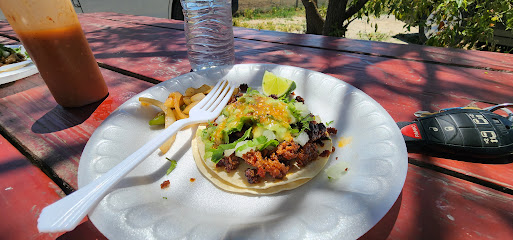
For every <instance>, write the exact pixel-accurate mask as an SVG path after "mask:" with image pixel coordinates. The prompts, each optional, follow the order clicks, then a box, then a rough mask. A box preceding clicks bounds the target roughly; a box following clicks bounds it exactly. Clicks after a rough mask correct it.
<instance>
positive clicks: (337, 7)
mask: <svg viewBox="0 0 513 240" xmlns="http://www.w3.org/2000/svg"><path fill="white" fill-rule="evenodd" d="M368 1H369V0H332V1H329V3H328V10H327V13H326V20H324V19H323V18H322V17H321V14H320V13H319V9H318V6H317V0H301V2H302V3H303V5H304V6H305V11H306V33H312V34H322V35H326V36H336V37H343V36H345V33H346V30H347V26H348V25H349V24H350V23H351V22H352V21H353V20H354V19H356V18H355V17H354V15H355V14H356V13H358V12H359V11H360V10H361V9H362V8H363V7H364V6H365V4H366V3H367V2H368Z"/></svg>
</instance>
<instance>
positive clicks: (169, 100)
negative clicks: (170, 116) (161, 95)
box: [164, 97, 175, 108]
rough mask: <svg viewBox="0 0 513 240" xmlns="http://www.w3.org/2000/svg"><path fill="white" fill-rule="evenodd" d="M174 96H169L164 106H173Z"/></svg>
mask: <svg viewBox="0 0 513 240" xmlns="http://www.w3.org/2000/svg"><path fill="white" fill-rule="evenodd" d="M174 105H175V104H174V98H173V97H168V98H167V99H166V101H165V102H164V106H165V107H168V108H172V107H173V106H174Z"/></svg>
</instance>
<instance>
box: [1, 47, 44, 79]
mask: <svg viewBox="0 0 513 240" xmlns="http://www.w3.org/2000/svg"><path fill="white" fill-rule="evenodd" d="M4 47H8V48H19V47H21V52H25V48H24V47H23V45H4ZM37 72H38V71H37V68H36V65H35V64H34V63H33V62H32V59H30V58H27V60H25V61H22V62H18V63H13V64H7V65H3V66H1V67H0V84H5V83H9V82H13V81H16V80H18V79H22V78H25V77H28V76H31V75H33V74H35V73H37Z"/></svg>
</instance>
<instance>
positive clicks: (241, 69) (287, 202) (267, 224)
mask: <svg viewBox="0 0 513 240" xmlns="http://www.w3.org/2000/svg"><path fill="white" fill-rule="evenodd" d="M265 70H268V71H271V72H273V73H275V74H276V75H278V76H282V77H286V78H289V79H292V80H294V81H295V82H296V84H297V88H296V90H295V93H296V94H297V95H300V96H302V97H303V98H304V99H305V102H306V104H307V105H308V107H309V109H310V110H311V111H312V112H313V113H314V114H317V115H319V116H320V117H321V119H322V120H323V122H330V121H333V124H332V125H331V126H334V127H336V128H337V129H338V134H337V135H336V136H334V137H333V142H334V146H336V150H335V152H334V153H333V154H332V155H331V157H330V160H329V162H328V164H327V166H326V167H329V166H330V165H332V164H335V163H337V162H339V161H346V162H347V164H349V170H348V172H347V174H345V175H344V176H342V177H341V178H340V179H339V180H338V181H330V180H328V177H327V175H326V173H325V172H324V171H322V172H321V173H320V174H319V175H317V176H316V177H315V178H314V179H312V180H311V181H310V182H308V183H307V184H305V185H303V186H301V187H299V188H296V189H294V190H290V191H285V192H282V193H279V194H274V195H268V196H248V195H240V194H234V193H229V192H225V191H223V190H220V189H218V188H217V187H215V186H214V185H213V184H212V183H210V182H209V181H208V180H207V179H205V178H204V177H203V176H202V175H201V173H200V172H199V171H198V169H197V168H196V165H195V163H194V161H193V157H192V152H191V148H190V146H191V145H190V140H191V138H192V135H193V132H194V131H195V129H196V128H189V129H186V130H183V131H181V132H179V133H178V135H177V141H176V142H175V144H174V145H173V147H172V148H171V150H170V151H169V152H168V153H167V154H166V155H161V154H160V153H159V151H158V150H157V151H156V152H154V153H153V154H152V155H151V156H150V157H149V158H148V159H146V160H145V161H144V162H143V163H142V164H141V165H139V166H138V167H137V168H136V169H134V171H133V172H131V173H130V174H129V175H128V176H126V177H125V178H124V179H123V180H122V181H121V182H120V184H119V185H118V186H117V187H116V188H115V189H114V190H113V191H112V192H111V193H110V194H108V195H107V196H106V197H105V198H104V199H103V200H102V201H101V202H100V204H99V205H98V206H97V207H96V208H95V210H94V211H93V212H92V213H91V214H90V215H89V217H90V219H91V221H92V222H93V223H94V225H95V226H96V227H97V228H98V229H99V230H100V231H101V232H102V233H103V234H104V235H105V236H106V237H108V238H109V239H145V240H146V239H224V238H226V239H280V240H282V239H312V238H315V239H356V238H358V237H360V236H361V235H363V234H364V233H365V232H367V231H368V230H369V229H371V228H372V227H373V226H374V225H375V224H376V223H377V222H378V221H379V220H380V219H381V218H382V217H383V216H384V215H385V214H386V213H387V212H388V210H389V209H390V208H391V207H392V205H393V204H394V202H395V201H396V199H397V197H398V196H399V194H400V192H401V189H402V187H403V184H404V181H405V178H406V171H407V167H408V166H407V165H408V163H407V152H406V147H405V144H404V140H403V138H402V136H401V134H400V132H399V128H398V127H397V125H396V124H395V122H394V120H393V119H392V118H391V117H390V115H389V114H388V113H387V112H386V111H385V110H384V109H383V108H382V107H381V106H380V105H379V104H378V103H377V102H376V101H374V100H373V99H372V98H370V97H369V96H368V95H366V94H365V93H363V92H362V91H360V90H358V89H357V88H355V87H353V86H351V85H349V84H347V83H345V82H344V81H342V80H339V79H336V78H334V77H331V76H328V75H325V74H322V73H319V72H315V71H310V70H307V69H302V68H297V67H291V66H282V65H267V64H243V65H235V66H232V67H225V68H215V69H210V70H204V71H198V72H193V73H188V74H184V75H182V76H179V77H176V78H173V79H170V80H168V81H165V82H162V83H160V84H158V85H156V86H154V87H152V88H150V89H147V90H145V91H143V92H142V93H140V94H138V95H136V96H135V97H133V98H132V99H130V100H128V101H127V102H125V103H124V104H122V105H121V106H120V107H119V108H118V109H117V110H115V111H114V112H113V113H112V114H111V115H110V116H109V117H108V118H107V119H106V120H105V121H104V122H103V123H102V124H101V125H100V126H99V127H98V129H96V131H95V132H94V134H93V135H92V136H91V138H90V140H89V142H88V143H87V145H86V147H85V149H84V152H83V154H82V158H81V160H80V166H79V171H78V185H79V187H82V186H84V185H85V184H87V183H89V182H91V181H92V180H93V179H95V178H98V177H99V176H101V175H102V174H104V173H105V172H106V171H108V170H109V169H110V168H112V167H113V166H114V165H115V164H117V163H119V162H120V161H122V160H123V159H124V158H125V157H127V156H128V155H129V154H130V153H132V152H133V151H134V150H135V149H136V148H138V147H140V146H141V145H142V144H144V143H145V142H146V141H147V140H148V139H150V138H151V137H153V136H155V135H156V134H157V133H158V132H159V131H160V130H161V129H159V128H153V129H152V128H150V127H149V126H148V121H149V120H150V119H151V118H152V117H153V116H154V115H155V114H156V113H157V112H158V111H157V110H156V109H154V108H152V107H141V105H140V103H139V101H138V98H139V97H141V96H144V97H152V98H156V99H159V100H162V101H163V100H164V99H166V97H167V95H168V94H169V93H170V92H173V91H180V92H184V91H185V89H186V88H188V87H191V86H192V87H199V86H201V85H202V84H204V83H206V84H210V85H214V84H215V83H216V82H217V81H218V80H220V79H228V80H230V81H233V82H238V83H248V84H249V86H250V87H252V88H257V89H258V88H260V85H261V79H262V76H263V73H264V71H265ZM342 139H346V140H347V139H350V141H348V142H349V144H347V145H345V146H343V147H339V146H338V143H339V142H340V141H341V140H342ZM166 157H167V158H169V159H174V160H177V161H178V165H177V167H176V169H175V170H174V171H173V172H171V174H169V175H166V170H167V168H168V167H169V161H167V160H166ZM191 178H194V179H195V181H194V182H191V181H190V179H191ZM165 180H169V181H170V183H171V184H170V187H169V188H167V189H164V190H163V189H161V188H160V184H161V183H162V182H163V181H165Z"/></svg>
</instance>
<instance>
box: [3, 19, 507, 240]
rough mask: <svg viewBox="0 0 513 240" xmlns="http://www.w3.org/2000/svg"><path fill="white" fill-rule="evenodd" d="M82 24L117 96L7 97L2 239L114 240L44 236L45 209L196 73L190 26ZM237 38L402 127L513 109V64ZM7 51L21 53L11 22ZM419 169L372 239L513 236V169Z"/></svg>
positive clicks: (312, 38)
mask: <svg viewBox="0 0 513 240" xmlns="http://www.w3.org/2000/svg"><path fill="white" fill-rule="evenodd" d="M79 19H80V22H81V24H82V27H83V29H84V31H85V33H86V37H87V39H88V41H89V44H90V46H91V48H92V50H93V53H94V55H95V57H96V60H97V61H98V64H99V66H100V68H101V71H102V74H103V76H104V78H105V80H106V82H107V84H108V86H109V96H108V97H107V98H106V99H105V100H103V101H102V102H101V103H98V104H93V105H92V106H86V107H83V108H76V109H64V108H62V107H60V106H58V105H57V104H56V103H55V101H54V100H53V98H52V97H51V95H50V93H49V91H48V89H47V88H46V86H45V84H44V82H43V80H42V78H41V76H40V75H39V74H35V75H33V76H30V77H27V78H23V79H20V80H18V81H15V82H11V83H7V84H3V85H1V86H0V98H1V99H0V132H1V134H2V138H0V149H1V151H0V153H1V154H0V191H1V194H0V196H1V201H0V204H1V207H2V209H3V210H2V213H3V214H1V216H0V222H1V224H0V229H1V231H0V234H1V236H2V237H1V238H2V239H104V238H106V237H105V236H104V235H103V234H102V233H101V232H100V231H99V230H98V229H96V228H95V226H94V224H93V223H92V222H91V221H90V220H88V219H87V218H86V219H84V221H83V222H82V224H80V225H79V226H78V227H77V228H76V229H75V230H73V231H70V232H61V233H51V234H48V233H39V232H38V231H37V227H36V225H37V218H38V216H39V213H40V212H41V210H42V209H43V208H44V207H45V206H47V205H49V204H51V203H53V202H55V201H57V200H58V199H60V198H62V197H64V196H65V195H66V194H70V193H71V192H73V191H74V190H75V189H77V188H78V182H77V175H78V167H79V163H80V157H81V154H82V151H83V150H84V147H85V146H86V143H87V142H88V140H89V139H90V137H91V135H92V134H93V132H94V131H95V130H96V129H97V128H98V127H99V126H100V124H101V123H102V122H103V121H104V120H105V119H106V118H107V117H108V116H109V114H110V113H112V112H113V111H114V110H115V109H116V108H117V107H119V106H120V105H121V104H122V103H124V102H125V101H127V100H128V99H130V98H131V97H133V96H134V95H136V94H137V93H139V92H141V91H143V90H146V89H148V88H150V87H152V86H154V85H155V84H158V83H160V82H162V81H166V80H168V79H171V78H174V77H177V76H180V75H183V74H186V73H188V72H189V71H190V65H189V62H188V60H187V54H186V46H185V37H184V31H183V22H181V21H176V20H169V19H161V18H152V17H144V16H132V15H123V14H117V13H91V14H80V15H79ZM234 34H235V49H236V50H235V51H236V63H269V64H280V65H290V66H296V67H301V68H305V69H309V70H314V71H318V72H322V73H325V74H327V75H330V76H333V77H335V78H338V79H340V80H342V81H345V82H347V83H349V84H351V85H352V86H354V87H356V88H358V89H360V90H362V91H363V92H365V93H366V94H367V95H369V96H370V97H372V98H373V99H374V100H376V101H377V102H378V103H379V104H380V105H381V106H382V107H383V108H384V109H385V110H386V111H387V112H388V113H389V114H390V116H391V117H392V118H393V120H394V121H396V122H399V121H411V120H413V119H414V116H413V113H414V112H416V111H418V110H426V111H431V112H434V111H438V110H440V109H443V108H450V107H461V106H466V105H469V104H471V105H473V106H477V107H481V108H484V107H488V106H492V105H495V104H500V103H504V102H512V101H513V97H512V96H513V94H512V93H513V81H512V80H513V55H511V54H501V53H492V52H481V51H472V50H458V49H447V48H435V47H426V46H419V45H400V44H390V43H381V42H372V41H361V40H351V39H340V38H333V37H326V36H317V35H306V34H290V33H282V32H273V31H259V30H254V29H246V28H235V29H234ZM0 43H3V44H16V43H19V42H18V41H17V37H16V34H15V33H14V32H13V31H12V29H11V28H10V26H9V25H8V23H7V22H5V21H4V22H0ZM407 168H408V170H407V176H406V181H405V183H404V187H403V189H402V192H401V194H400V195H399V197H398V198H397V200H396V201H395V204H393V206H392V207H391V209H390V210H388V213H387V214H386V215H385V216H384V217H383V218H382V219H381V221H379V222H378V223H377V224H376V225H375V226H374V227H373V228H372V229H371V230H369V231H368V232H367V233H365V235H363V236H362V237H361V239H507V238H511V236H513V178H511V176H513V165H512V164H511V163H504V164H484V163H474V162H471V161H455V160H449V159H442V158H434V157H429V156H426V155H422V154H409V155H408V166H407ZM139 227H141V228H143V227H144V226H139ZM206 236H208V235H206ZM227 237H228V238H229V236H227Z"/></svg>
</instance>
